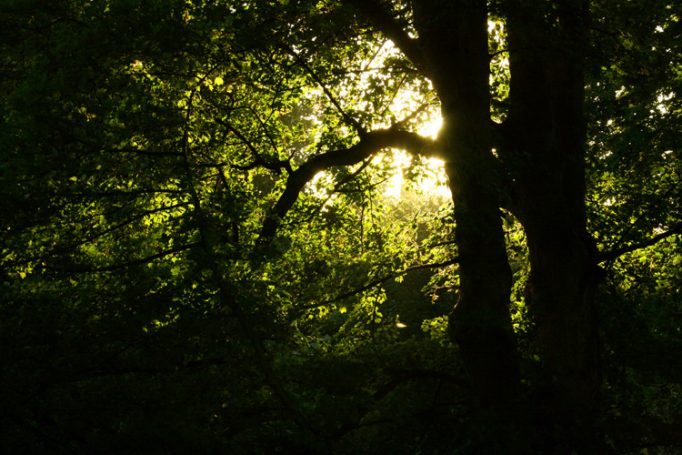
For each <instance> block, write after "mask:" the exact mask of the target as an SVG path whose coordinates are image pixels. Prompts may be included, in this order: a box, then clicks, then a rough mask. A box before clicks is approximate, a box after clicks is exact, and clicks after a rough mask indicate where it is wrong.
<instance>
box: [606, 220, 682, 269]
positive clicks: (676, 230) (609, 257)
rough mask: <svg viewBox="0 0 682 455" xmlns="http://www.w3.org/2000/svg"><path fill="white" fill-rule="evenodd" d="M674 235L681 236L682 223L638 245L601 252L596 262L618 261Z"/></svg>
mask: <svg viewBox="0 0 682 455" xmlns="http://www.w3.org/2000/svg"><path fill="white" fill-rule="evenodd" d="M675 234H682V223H677V224H675V225H673V226H672V227H671V228H670V229H668V230H667V231H665V232H663V233H661V234H658V235H655V236H653V237H652V238H650V239H647V240H644V241H642V242H638V243H633V244H631V245H628V246H624V247H621V248H615V249H613V250H609V251H602V252H600V253H599V254H598V255H597V261H598V262H606V261H613V260H615V259H618V258H619V257H620V256H622V255H624V254H626V253H631V252H633V251H636V250H640V249H642V248H646V247H649V246H652V245H655V244H656V243H658V242H660V241H661V240H663V239H665V238H668V237H670V236H672V235H675Z"/></svg>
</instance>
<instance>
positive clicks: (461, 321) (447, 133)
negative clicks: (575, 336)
mask: <svg viewBox="0 0 682 455" xmlns="http://www.w3.org/2000/svg"><path fill="white" fill-rule="evenodd" d="M417 5H418V6H417ZM415 23H416V26H417V29H418V31H419V39H420V42H421V43H422V45H423V49H424V50H425V59H426V64H427V67H428V68H429V70H430V72H431V74H430V76H431V80H432V81H433V83H434V86H435V88H436V90H437V92H438V94H439V97H440V100H441V106H442V115H443V120H444V123H443V131H442V133H441V145H442V149H443V151H444V153H445V158H446V171H447V173H448V177H449V182H450V188H451V190H452V195H453V200H454V203H455V205H454V206H455V222H456V240H457V245H458V249H459V277H460V288H459V301H458V303H457V305H456V307H455V309H454V311H453V313H452V315H451V318H450V332H451V336H452V338H453V340H454V341H455V342H456V343H457V344H458V345H459V349H460V352H461V355H462V359H463V361H464V364H465V366H466V369H467V371H468V374H469V377H470V380H471V384H472V390H473V392H474V398H475V411H476V414H477V417H478V418H477V419H475V420H476V423H475V426H476V429H477V430H478V431H479V432H480V433H479V435H478V436H479V437H478V438H476V439H477V442H476V444H477V445H478V447H479V449H482V448H483V447H481V446H480V444H486V446H487V450H495V449H496V450H502V451H503V452H506V453H509V452H510V448H511V446H513V443H511V442H510V438H508V437H507V436H512V435H511V433H513V432H515V431H514V430H512V429H511V428H512V427H513V425H510V422H513V421H515V419H514V418H513V414H514V412H515V411H514V410H515V403H516V400H517V397H518V384H519V371H518V361H517V352H516V345H515V339H514V333H513V329H512V325H511V319H510V314H509V296H510V289H511V284H512V275H511V270H510V267H509V264H508V261H507V255H506V249H505V242H504V233H503V229H502V222H501V214H500V195H501V193H500V191H501V190H500V189H501V184H500V182H501V179H500V174H499V172H498V171H497V170H498V166H499V164H498V163H497V162H496V160H495V158H494V156H493V155H492V152H491V148H492V134H491V133H492V131H491V123H490V107H489V88H488V75H489V71H490V70H489V59H488V41H487V11H486V2H485V0H481V1H459V2H452V1H449V0H430V1H421V2H415Z"/></svg>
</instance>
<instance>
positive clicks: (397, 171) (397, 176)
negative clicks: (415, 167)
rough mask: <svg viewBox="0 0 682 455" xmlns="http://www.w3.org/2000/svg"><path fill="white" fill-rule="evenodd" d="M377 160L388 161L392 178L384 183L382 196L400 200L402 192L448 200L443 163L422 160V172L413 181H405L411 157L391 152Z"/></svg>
mask: <svg viewBox="0 0 682 455" xmlns="http://www.w3.org/2000/svg"><path fill="white" fill-rule="evenodd" d="M378 159H379V160H382V159H383V160H390V166H391V171H390V172H391V173H392V176H391V177H390V178H389V180H388V181H387V182H386V183H385V185H386V186H385V189H384V191H383V194H384V196H386V197H389V198H393V199H400V198H401V196H402V195H403V191H406V190H407V191H413V192H417V193H420V194H423V195H425V196H434V197H437V198H442V199H449V198H450V188H449V187H448V184H447V177H446V175H445V169H444V167H443V166H444V163H443V161H441V160H439V159H437V158H428V159H426V160H424V163H423V164H425V166H424V170H423V172H422V173H420V175H419V176H418V177H416V178H415V179H414V180H413V181H408V180H406V179H405V173H406V171H407V169H408V168H409V167H410V165H411V164H412V156H411V155H410V154H408V153H407V152H405V151H403V150H393V151H392V153H391V154H390V155H384V156H383V157H381V158H378Z"/></svg>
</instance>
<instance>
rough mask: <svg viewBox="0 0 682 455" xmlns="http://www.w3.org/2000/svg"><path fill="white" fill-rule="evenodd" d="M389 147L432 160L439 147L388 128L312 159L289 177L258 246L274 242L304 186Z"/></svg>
mask: <svg viewBox="0 0 682 455" xmlns="http://www.w3.org/2000/svg"><path fill="white" fill-rule="evenodd" d="M387 147H395V148H402V149H405V150H407V151H408V152H410V153H414V154H418V155H424V156H432V155H434V154H435V147H436V143H435V142H434V141H433V140H431V139H429V138H425V137H423V136H419V135H418V134H416V133H411V132H409V131H400V130H397V129H394V128H389V129H385V130H377V131H371V132H369V133H366V134H364V135H363V136H362V139H361V140H360V142H358V143H357V144H355V145H353V146H352V147H349V148H346V149H338V150H332V151H329V152H326V153H323V154H321V155H315V156H313V157H311V158H310V159H308V161H306V162H305V163H303V164H302V165H301V166H300V167H299V168H298V169H296V170H295V171H293V172H291V173H290V174H289V178H288V179H287V183H286V186H285V188H284V191H283V192H282V194H281V195H280V197H279V199H278V200H277V203H276V204H275V206H274V207H273V209H272V211H271V212H270V213H269V214H268V216H267V217H266V218H265V221H264V222H263V227H262V228H261V232H260V235H259V237H258V243H259V244H261V245H264V244H267V243H269V242H270V240H272V238H273V237H274V235H275V233H276V231H277V228H278V227H279V225H280V223H281V220H282V219H283V218H284V217H285V216H286V214H287V213H288V212H289V210H290V209H291V207H292V206H293V205H294V203H295V202H296V200H297V199H298V195H299V194H300V193H301V191H302V190H303V188H304V187H305V185H306V184H307V183H308V182H309V181H311V180H312V179H313V177H314V176H315V174H317V173H318V172H320V171H324V170H325V169H329V168H332V167H337V166H350V165H352V164H356V163H359V162H360V161H362V160H364V159H366V158H368V157H369V156H371V155H372V154H374V153H376V152H377V151H379V150H381V149H383V148H387Z"/></svg>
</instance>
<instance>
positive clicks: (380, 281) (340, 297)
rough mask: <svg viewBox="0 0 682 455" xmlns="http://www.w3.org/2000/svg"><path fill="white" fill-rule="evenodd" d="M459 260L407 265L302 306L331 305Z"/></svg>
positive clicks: (308, 307)
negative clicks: (334, 295) (404, 277)
mask: <svg viewBox="0 0 682 455" xmlns="http://www.w3.org/2000/svg"><path fill="white" fill-rule="evenodd" d="M458 262H459V258H458V257H455V258H452V259H448V260H447V261H443V262H436V263H433V264H418V265H413V266H412V267H407V268H406V269H403V270H401V271H399V272H395V273H392V274H390V275H386V276H383V277H381V278H377V279H376V280H372V281H370V282H369V283H367V284H365V285H363V286H360V287H359V288H355V289H353V290H350V291H348V292H344V293H343V294H340V295H337V296H336V297H334V298H332V299H329V300H325V301H323V302H320V303H314V304H311V305H305V306H304V307H302V309H306V310H307V309H310V308H317V307H321V306H325V305H329V304H332V303H336V302H339V301H341V300H344V299H347V298H348V297H353V296H354V295H357V294H360V293H362V292H365V291H367V290H368V289H371V288H373V287H375V286H379V285H380V284H383V283H385V282H386V281H389V280H393V279H395V278H398V277H401V276H404V275H407V274H408V273H410V272H414V271H417V270H425V269H437V268H440V267H447V266H448V265H454V264H457V263H458Z"/></svg>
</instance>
